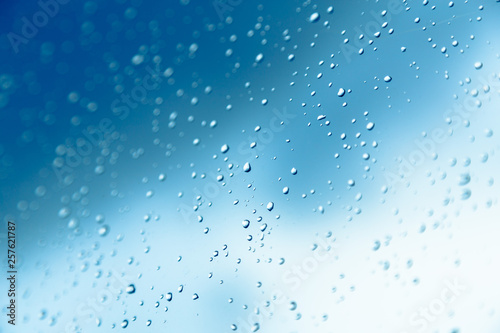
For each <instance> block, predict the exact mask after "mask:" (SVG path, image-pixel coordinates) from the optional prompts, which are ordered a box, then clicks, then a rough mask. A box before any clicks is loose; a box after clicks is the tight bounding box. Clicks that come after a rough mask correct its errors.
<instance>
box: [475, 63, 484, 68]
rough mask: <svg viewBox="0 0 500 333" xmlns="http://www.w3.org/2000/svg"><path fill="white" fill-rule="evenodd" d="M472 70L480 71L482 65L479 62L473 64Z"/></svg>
mask: <svg viewBox="0 0 500 333" xmlns="http://www.w3.org/2000/svg"><path fill="white" fill-rule="evenodd" d="M474 68H475V69H481V68H483V63H482V62H480V61H477V62H475V63H474Z"/></svg>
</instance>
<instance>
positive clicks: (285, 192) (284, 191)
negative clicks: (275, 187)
mask: <svg viewBox="0 0 500 333" xmlns="http://www.w3.org/2000/svg"><path fill="white" fill-rule="evenodd" d="M289 191H290V189H289V188H288V186H285V187H283V194H288V192H289Z"/></svg>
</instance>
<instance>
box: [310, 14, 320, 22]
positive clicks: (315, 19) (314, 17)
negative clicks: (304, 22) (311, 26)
mask: <svg viewBox="0 0 500 333" xmlns="http://www.w3.org/2000/svg"><path fill="white" fill-rule="evenodd" d="M318 20H319V13H318V12H316V13H312V14H311V16H309V22H318Z"/></svg>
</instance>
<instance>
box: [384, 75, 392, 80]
mask: <svg viewBox="0 0 500 333" xmlns="http://www.w3.org/2000/svg"><path fill="white" fill-rule="evenodd" d="M384 81H385V82H391V81H392V77H390V76H389V75H386V76H385V77H384Z"/></svg>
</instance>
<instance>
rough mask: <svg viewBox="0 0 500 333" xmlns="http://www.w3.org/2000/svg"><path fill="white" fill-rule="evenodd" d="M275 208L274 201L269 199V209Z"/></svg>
mask: <svg viewBox="0 0 500 333" xmlns="http://www.w3.org/2000/svg"><path fill="white" fill-rule="evenodd" d="M273 208H274V203H273V202H272V201H269V203H268V204H267V210H268V211H272V210H273Z"/></svg>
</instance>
